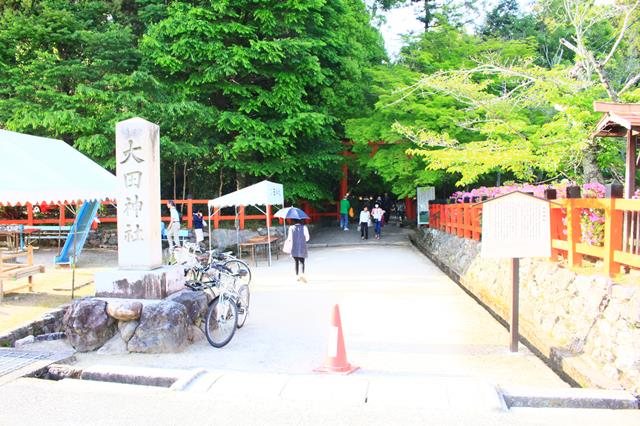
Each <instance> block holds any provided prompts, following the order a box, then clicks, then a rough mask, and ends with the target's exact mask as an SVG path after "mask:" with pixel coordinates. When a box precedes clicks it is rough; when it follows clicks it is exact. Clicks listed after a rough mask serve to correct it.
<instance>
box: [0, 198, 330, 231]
mask: <svg viewBox="0 0 640 426" xmlns="http://www.w3.org/2000/svg"><path fill="white" fill-rule="evenodd" d="M167 201H168V200H162V201H161V204H162V205H164V206H166V204H167ZM208 201H209V200H175V203H176V207H177V208H178V211H180V210H182V215H183V216H182V221H183V222H186V224H187V227H188V228H192V227H193V212H196V211H198V210H199V209H200V210H202V212H203V214H204V217H205V220H209V216H208V214H207V213H208V211H207V203H208ZM102 204H103V205H105V206H112V205H113V203H112V202H109V201H104V202H102ZM338 204H339V203H338ZM68 206H74V207H75V203H68V204H59V205H56V206H53V209H55V210H57V212H56V213H55V214H54V215H51V214H50V213H49V216H55V217H49V218H35V217H34V212H33V205H31V204H27V205H26V206H25V209H26V216H27V217H26V219H7V218H0V224H3V225H6V224H22V225H30V226H32V225H59V226H64V225H69V224H72V223H73V221H74V215H73V214H72V213H70V212H68V211H67V207H68ZM48 207H49V209H50V210H51V209H52V206H48ZM328 208H333V207H332V206H330V205H329V206H328ZM302 209H303V210H304V211H305V213H307V215H308V216H309V218H310V220H311V221H312V222H317V221H318V220H319V219H320V218H322V217H331V218H335V219H336V220H338V217H339V208H338V211H336V212H333V211H329V212H321V211H318V209H316V208H315V207H314V206H312V205H311V204H310V203H308V202H303V203H302ZM163 211H165V212H166V210H164V209H163ZM213 213H214V214H212V215H211V226H212V227H213V228H214V229H218V228H219V227H220V223H221V222H224V221H235V220H236V216H235V214H222V213H221V212H220V211H216V212H213ZM266 213H267V214H264V213H260V212H258V213H256V214H247V208H246V207H244V206H240V207H238V222H239V223H238V224H239V227H240V229H244V228H245V223H246V221H249V220H259V221H264V222H265V223H266V222H267V215H268V216H269V217H270V218H271V223H273V221H274V220H277V219H274V218H273V214H272V208H271V206H267V210H266ZM99 219H100V222H101V223H117V221H118V220H117V217H116V215H115V209H114V211H113V213H112V214H109V215H104V216H100V215H99ZM169 219H170V218H169V216H162V218H161V220H162V221H163V222H168V221H169Z"/></svg>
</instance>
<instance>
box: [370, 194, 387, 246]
mask: <svg viewBox="0 0 640 426" xmlns="http://www.w3.org/2000/svg"><path fill="white" fill-rule="evenodd" d="M371 216H373V222H374V224H375V235H376V240H379V239H380V234H381V233H382V221H383V220H384V210H382V208H380V204H379V203H375V205H374V206H373V210H371Z"/></svg>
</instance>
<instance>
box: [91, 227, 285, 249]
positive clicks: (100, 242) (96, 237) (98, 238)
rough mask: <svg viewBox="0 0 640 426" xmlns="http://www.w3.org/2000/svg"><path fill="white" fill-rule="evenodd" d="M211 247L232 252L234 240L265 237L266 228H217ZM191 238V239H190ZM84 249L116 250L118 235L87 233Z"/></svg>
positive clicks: (112, 231) (279, 231) (276, 230)
mask: <svg viewBox="0 0 640 426" xmlns="http://www.w3.org/2000/svg"><path fill="white" fill-rule="evenodd" d="M271 233H272V235H276V236H282V234H283V230H282V226H277V227H273V228H271ZM206 234H208V231H207V230H206V229H205V243H208V241H207V239H206ZM211 235H212V241H211V243H212V246H213V247H215V248H219V249H221V250H224V249H229V250H234V249H235V246H236V241H237V240H236V238H237V237H239V238H240V242H244V241H246V240H248V239H249V238H252V237H255V236H258V235H267V228H258V229H257V230H253V229H242V230H240V231H239V232H238V235H237V234H236V230H235V228H219V229H212V230H211ZM192 238H193V237H192ZM85 244H86V247H90V248H117V247H118V234H117V231H116V230H115V229H98V230H96V231H93V232H91V233H89V236H88V237H87V242H86V243H85Z"/></svg>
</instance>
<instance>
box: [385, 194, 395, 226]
mask: <svg viewBox="0 0 640 426" xmlns="http://www.w3.org/2000/svg"><path fill="white" fill-rule="evenodd" d="M393 204H394V203H393V200H392V199H391V197H389V193H388V192H385V193H384V195H383V196H382V209H383V210H384V224H385V225H387V224H388V223H389V219H390V217H391V206H392V205H393Z"/></svg>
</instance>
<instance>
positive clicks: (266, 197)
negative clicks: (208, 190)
mask: <svg viewBox="0 0 640 426" xmlns="http://www.w3.org/2000/svg"><path fill="white" fill-rule="evenodd" d="M282 204H284V189H283V187H282V184H281V183H273V182H269V181H268V180H263V181H262V182H259V183H256V184H254V185H251V186H247V187H246V188H242V189H239V190H237V191H235V192H231V193H229V194H225V195H223V196H221V197H218V198H215V199H213V200H210V201H209V208H218V209H220V208H222V207H232V206H274V205H282Z"/></svg>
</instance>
